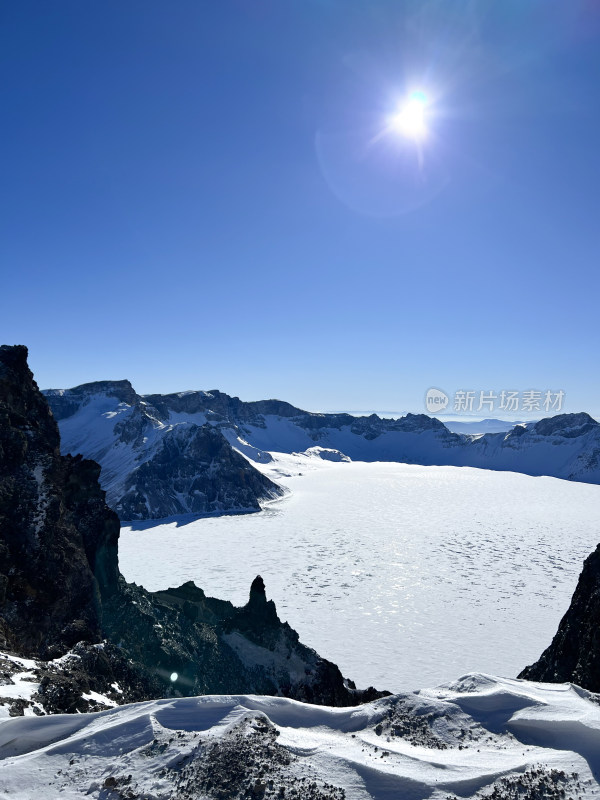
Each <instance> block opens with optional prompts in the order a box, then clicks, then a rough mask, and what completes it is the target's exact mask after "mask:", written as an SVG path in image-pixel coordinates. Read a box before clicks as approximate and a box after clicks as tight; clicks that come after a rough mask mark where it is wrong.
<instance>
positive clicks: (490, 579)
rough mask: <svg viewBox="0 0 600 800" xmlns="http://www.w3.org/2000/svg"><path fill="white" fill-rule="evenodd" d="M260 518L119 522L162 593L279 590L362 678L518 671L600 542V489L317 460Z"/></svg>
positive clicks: (320, 642)
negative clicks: (253, 587) (134, 525)
mask: <svg viewBox="0 0 600 800" xmlns="http://www.w3.org/2000/svg"><path fill="white" fill-rule="evenodd" d="M281 482H282V483H285V484H286V485H287V486H288V487H289V488H290V489H291V490H292V492H293V494H292V495H291V496H289V497H287V498H285V499H284V500H282V501H280V502H278V503H276V504H273V505H271V506H270V507H269V508H268V509H266V510H265V511H263V512H261V513H260V514H253V515H248V516H239V517H231V516H228V517H219V518H212V519H200V520H195V521H192V522H188V523H187V524H181V523H180V524H177V523H175V522H172V523H167V524H162V525H157V526H154V527H152V528H148V529H146V530H132V529H131V528H123V529H122V532H121V541H120V550H119V553H120V566H121V570H122V572H123V574H124V575H125V577H126V578H127V580H129V581H135V582H136V583H140V584H142V585H143V586H145V587H146V588H148V589H150V590H156V589H164V588H166V587H168V586H176V585H179V584H181V583H183V582H184V581H187V580H193V581H195V583H196V584H197V585H198V586H200V587H202V589H204V591H205V592H206V593H207V594H208V595H211V596H214V597H220V598H223V599H227V600H231V601H232V602H233V603H235V604H236V605H242V604H244V603H245V602H246V601H247V597H248V590H249V588H250V583H251V581H252V579H253V578H254V577H255V576H256V575H257V574H261V575H262V576H263V578H264V580H265V584H266V587H267V596H268V597H269V598H270V599H273V600H274V601H275V602H276V604H277V610H278V613H279V616H280V618H281V619H284V620H287V621H288V622H289V623H290V625H292V627H293V628H295V629H296V630H297V631H298V632H299V634H300V638H301V640H302V641H303V642H304V643H305V644H307V645H309V646H311V647H314V648H315V649H316V650H317V651H318V652H319V653H320V654H321V655H323V656H325V657H326V658H329V659H330V660H332V661H334V662H336V663H337V664H338V665H339V667H340V669H341V670H342V672H343V674H344V675H346V676H347V677H349V678H352V679H353V680H355V681H356V683H357V685H358V686H361V687H365V686H367V685H375V686H377V687H378V688H380V689H389V690H390V691H398V690H401V689H414V688H418V687H424V686H433V685H436V684H439V683H441V682H443V681H446V680H450V679H454V678H457V677H458V676H460V675H462V674H464V673H466V672H472V671H483V672H491V673H493V674H496V675H502V676H509V677H514V676H516V674H517V673H518V672H519V671H520V670H521V669H522V668H523V667H524V666H525V665H526V664H529V663H531V662H532V661H534V660H536V659H537V657H538V656H539V655H540V653H541V652H542V650H543V649H544V648H545V647H546V646H547V645H548V644H549V643H550V640H551V639H552V636H553V635H554V633H555V632H556V629H557V626H558V623H559V620H560V618H561V617H562V615H563V614H564V612H565V611H566V609H567V606H568V604H569V601H570V598H571V595H572V593H573V589H574V588H575V584H576V581H577V578H578V575H579V572H580V571H581V565H582V562H583V559H584V558H585V557H586V556H587V555H588V554H589V553H590V552H591V551H592V550H593V549H594V548H595V547H596V544H597V543H598V542H599V541H600V487H598V486H592V485H588V484H582V483H570V482H567V481H561V480H558V479H556V478H547V477H541V478H532V477H529V476H526V475H519V474H516V473H509V472H504V473H502V472H491V471H487V470H477V469H471V468H458V467H421V466H412V465H406V464H390V463H375V464H365V463H358V462H356V463H349V464H347V463H341V464H331V463H323V464H322V465H321V464H319V467H318V468H317V469H313V470H311V471H308V472H306V473H305V474H304V475H302V476H296V477H288V478H286V479H284V480H282V481H281Z"/></svg>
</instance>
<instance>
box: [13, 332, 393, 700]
mask: <svg viewBox="0 0 600 800" xmlns="http://www.w3.org/2000/svg"><path fill="white" fill-rule="evenodd" d="M26 358H27V350H26V348H24V347H1V348H0V469H1V471H0V586H1V587H2V591H1V593H0V636H1V637H2V638H1V639H0V645H1V646H2V647H3V648H4V649H8V650H12V651H13V652H15V653H17V654H18V655H21V656H27V657H36V658H41V659H46V661H47V660H48V659H49V658H56V657H57V656H61V655H62V654H63V653H65V652H66V651H67V650H68V649H69V648H70V647H72V646H73V645H76V643H80V644H78V645H77V648H76V657H75V658H74V659H73V658H71V659H67V662H69V671H70V676H69V675H67V676H66V677H65V671H64V669H63V665H62V662H61V665H60V666H59V665H58V664H57V662H54V664H50V663H48V664H47V665H46V667H45V669H46V673H47V674H46V677H47V680H46V682H45V686H44V687H43V688H44V691H43V692H41V695H42V696H43V698H45V701H46V702H47V703H49V704H50V707H51V708H52V709H54V710H57V709H62V710H67V711H69V710H76V709H77V710H82V709H81V707H80V706H81V703H79V705H78V702H79V701H80V700H81V697H80V696H79V698H78V696H77V695H78V692H79V690H80V689H82V687H83V690H85V687H86V686H88V687H89V688H91V689H92V690H93V691H103V692H110V687H111V686H112V685H113V683H115V682H118V683H119V686H120V694H119V696H118V698H117V697H114V691H115V690H113V698H114V699H118V701H120V702H123V701H126V702H127V701H130V700H139V699H144V698H151V697H158V696H164V695H168V694H173V693H175V694H182V695H191V694H198V693H204V692H208V693H235V692H245V693H249V692H250V693H259V694H260V693H262V694H282V695H286V696H289V697H294V698H297V699H302V700H310V701H311V702H314V703H327V704H332V705H351V704H354V703H357V702H361V701H363V700H366V699H372V698H374V697H377V696H379V694H380V693H378V692H376V691H375V690H368V691H367V692H359V691H356V690H355V689H354V686H353V684H352V683H351V682H347V681H345V680H344V679H343V677H342V675H341V673H340V672H339V670H338V668H337V667H336V666H335V665H334V664H331V663H330V662H328V661H326V660H324V659H322V658H320V657H319V656H318V655H317V653H315V652H314V651H313V650H311V649H310V648H307V647H305V646H304V645H302V644H301V643H300V642H299V640H298V635H297V634H296V633H295V632H294V631H293V630H292V629H291V628H290V627H289V626H288V625H287V624H286V623H282V622H281V621H280V620H279V619H278V617H277V613H276V610H275V606H274V604H273V603H272V602H268V601H267V599H266V596H265V593H264V585H263V583H262V580H260V579H257V580H256V581H255V582H254V583H253V585H252V590H251V594H250V600H249V602H248V605H247V606H245V607H244V608H241V609H238V608H235V607H234V606H232V605H231V603H228V602H225V601H222V600H216V599H213V598H209V597H206V596H205V595H204V592H202V590H201V589H198V588H197V587H196V586H195V585H194V584H193V583H188V584H184V585H183V586H181V587H179V588H178V589H169V590H167V591H165V592H157V593H150V592H146V591H145V590H144V589H141V588H140V587H137V586H135V585H130V584H126V583H125V581H124V579H123V578H122V577H121V576H120V574H119V571H118V562H117V543H118V537H119V521H118V519H117V517H116V515H115V514H114V513H113V512H112V511H110V509H109V508H108V507H107V506H106V504H105V501H104V492H102V491H101V490H100V488H99V486H98V480H97V479H98V472H99V468H98V466H97V465H96V464H95V463H93V462H89V461H83V460H82V459H81V458H80V457H75V458H74V457H71V456H61V455H60V454H59V450H58V447H59V438H58V430H57V427H56V423H55V421H54V419H53V418H52V415H51V414H50V412H49V409H48V406H47V404H46V402H45V400H44V398H43V396H42V395H41V394H40V392H39V390H38V389H37V386H36V384H35V382H34V381H33V376H32V375H31V372H30V371H29V369H28V367H27V361H26ZM103 637H105V638H106V639H107V640H108V644H107V645H105V646H104V647H103V648H100V650H99V649H98V646H97V644H95V643H98V642H99V641H100V640H101V639H102V638H103ZM100 651H102V652H100ZM86 664H87V665H91V666H89V669H88V668H86ZM93 664H96V667H93ZM98 665H100V666H101V669H99V668H98ZM52 676H54V677H52ZM59 684H60V686H59ZM57 687H58V688H57ZM74 687H75V688H74ZM40 691H41V690H40ZM0 696H1V692H0ZM42 705H43V704H42ZM44 707H45V706H44Z"/></svg>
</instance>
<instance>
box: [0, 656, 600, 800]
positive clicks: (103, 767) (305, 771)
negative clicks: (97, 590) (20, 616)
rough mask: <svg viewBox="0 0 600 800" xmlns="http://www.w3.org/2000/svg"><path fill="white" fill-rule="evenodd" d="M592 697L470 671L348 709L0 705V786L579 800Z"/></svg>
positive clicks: (310, 797) (598, 719) (260, 701)
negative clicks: (86, 710) (13, 711)
mask: <svg viewBox="0 0 600 800" xmlns="http://www.w3.org/2000/svg"><path fill="white" fill-rule="evenodd" d="M21 669H22V670H24V671H26V669H27V665H24V666H23V667H21ZM20 677H21V680H20V682H19V685H18V686H14V687H13V688H14V690H15V692H16V693H18V691H26V687H25V688H24V686H25V683H26V681H27V677H26V676H23V675H21V676H20ZM100 700H101V699H100ZM598 703H599V697H598V695H593V694H590V693H589V692H586V691H585V690H583V689H580V688H578V687H577V686H572V685H571V684H559V685H556V684H536V683H528V682H526V681H518V680H508V679H502V678H493V677H491V676H488V675H481V674H474V675H466V676H464V677H462V678H460V679H459V680H458V681H456V682H454V683H452V684H448V685H445V686H441V687H439V688H437V689H423V690H421V691H418V692H414V693H410V694H401V695H395V696H391V697H387V698H384V699H381V700H377V701H375V702H372V703H368V704H366V705H362V706H358V707H353V708H329V707H322V706H312V705H308V704H303V703H299V702H297V701H294V700H288V699H284V698H278V697H265V696H249V695H234V696H231V695H227V696H204V697H195V698H178V699H164V700H155V701H151V702H145V703H137V704H135V705H129V706H120V707H118V708H110V709H107V710H106V711H102V712H100V713H95V714H72V715H69V716H66V715H56V716H43V717H35V716H25V717H17V718H12V719H11V718H9V717H8V714H7V713H6V712H5V713H4V714H3V715H2V718H1V722H0V771H1V781H0V783H1V787H2V796H3V797H6V798H9V797H10V798H15V800H31V798H32V797H65V798H66V797H70V798H76V797H95V798H104V799H105V800H109V798H131V799H132V800H135V799H136V798H139V799H140V800H141V798H146V800H167V798H177V800H193V799H194V798H200V797H201V798H206V800H213V798H214V799H215V800H216V799H217V798H219V799H221V798H231V800H237V798H264V800H273V799H274V798H296V800H368V799H369V798H374V799H375V800H384V799H385V798H415V799H416V798H428V797H431V798H432V799H433V800H442V798H446V799H447V800H455V799H456V798H459V797H460V798H478V799H479V800H542V799H544V800H564V798H588V799H589V800H592V798H595V797H598V796H600V787H599V784H598V770H599V767H600V755H599V753H600V748H599V746H598V745H599V731H600V706H599V704H598ZM0 711H1V709H0Z"/></svg>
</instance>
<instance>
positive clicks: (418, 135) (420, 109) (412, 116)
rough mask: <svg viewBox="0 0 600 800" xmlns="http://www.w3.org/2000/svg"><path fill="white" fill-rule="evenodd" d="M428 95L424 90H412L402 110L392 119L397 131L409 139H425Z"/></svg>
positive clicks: (393, 126)
mask: <svg viewBox="0 0 600 800" xmlns="http://www.w3.org/2000/svg"><path fill="white" fill-rule="evenodd" d="M426 108H427V96H426V95H425V93H424V92H412V93H411V94H410V95H409V97H408V98H407V100H406V101H405V103H404V104H403V105H402V107H401V108H400V110H399V111H398V112H397V113H396V114H394V116H393V117H392V119H391V126H392V128H393V129H394V130H395V131H398V133H401V134H402V135H403V136H406V137H408V138H409V139H415V140H419V139H423V138H424V137H425V136H426V135H427V124H426V122H427V120H426V113H425V112H426Z"/></svg>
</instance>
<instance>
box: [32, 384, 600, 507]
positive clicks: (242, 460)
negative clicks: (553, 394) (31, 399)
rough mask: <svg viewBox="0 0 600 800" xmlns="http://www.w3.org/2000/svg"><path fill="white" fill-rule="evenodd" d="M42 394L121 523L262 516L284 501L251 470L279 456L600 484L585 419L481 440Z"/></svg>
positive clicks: (384, 423) (396, 426)
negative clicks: (95, 472) (90, 463)
mask: <svg viewBox="0 0 600 800" xmlns="http://www.w3.org/2000/svg"><path fill="white" fill-rule="evenodd" d="M44 394H45V395H46V397H47V399H48V403H49V405H50V407H51V409H52V411H53V414H54V416H55V418H56V419H57V421H58V424H59V428H60V435H61V449H62V452H63V453H72V454H76V453H81V454H83V455H84V456H85V457H86V458H91V459H94V460H95V461H97V462H98V463H99V464H100V465H101V467H102V472H101V478H100V480H101V484H102V487H103V488H104V489H105V490H106V492H107V501H108V503H109V505H111V506H112V508H114V509H115V510H116V511H117V513H118V514H119V516H120V518H121V520H139V519H160V518H164V517H167V516H172V515H178V514H186V513H195V514H199V513H223V512H228V513H236V512H238V513H243V512H249V511H257V510H259V508H260V504H261V503H262V502H264V501H265V500H269V499H274V498H277V497H279V496H281V495H282V494H283V491H284V490H283V489H282V488H281V487H279V486H278V485H277V484H276V483H274V482H273V481H272V480H271V479H270V478H269V477H267V476H266V475H264V474H263V472H261V471H260V469H257V468H256V467H255V466H254V465H256V466H258V467H260V466H261V465H265V464H268V463H269V462H271V461H273V459H274V458H277V456H276V454H277V453H294V452H296V453H303V452H306V451H311V453H312V454H316V455H320V456H321V457H323V458H329V459H335V460H343V459H344V458H349V459H352V460H355V461H356V460H358V461H397V462H402V463H409V464H422V465H426V466H427V465H449V466H471V467H480V468H485V469H494V470H510V471H514V472H522V473H525V474H528V475H550V476H554V477H558V478H565V479H568V480H575V481H584V482H588V483H600V424H599V423H598V422H596V421H595V420H594V419H592V417H590V416H589V414H586V413H579V414H560V415H558V416H555V417H550V418H546V419H542V420H540V421H538V422H535V423H528V424H518V425H515V426H514V427H512V428H511V429H510V430H509V431H508V432H506V431H500V432H496V433H484V434H477V435H475V434H469V433H462V432H459V433H456V432H452V431H451V430H449V428H448V427H447V426H446V425H444V424H443V423H442V422H440V421H439V420H438V419H435V418H434V417H429V416H427V415H425V414H407V415H406V416H404V417H400V418H399V419H382V418H380V417H379V416H377V415H376V414H371V415H369V416H364V417H355V416H352V415H350V414H346V413H339V414H337V413H336V414H323V413H311V412H307V411H303V410H302V409H299V408H296V407H294V406H292V405H290V404H289V403H286V402H283V401H280V400H261V401H255V402H244V401H242V400H240V399H239V398H238V397H231V396H229V395H227V394H224V393H223V392H220V391H218V390H212V391H209V392H205V391H189V392H180V393H176V394H167V395H160V394H153V395H144V396H142V395H139V394H137V393H136V392H135V390H134V389H133V387H132V385H131V383H130V382H129V381H126V380H123V381H100V382H96V383H88V384H83V385H81V386H76V387H74V388H72V389H59V390H57V389H50V390H46V391H45V392H44ZM491 422H497V421H495V420H494V421H491Z"/></svg>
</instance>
